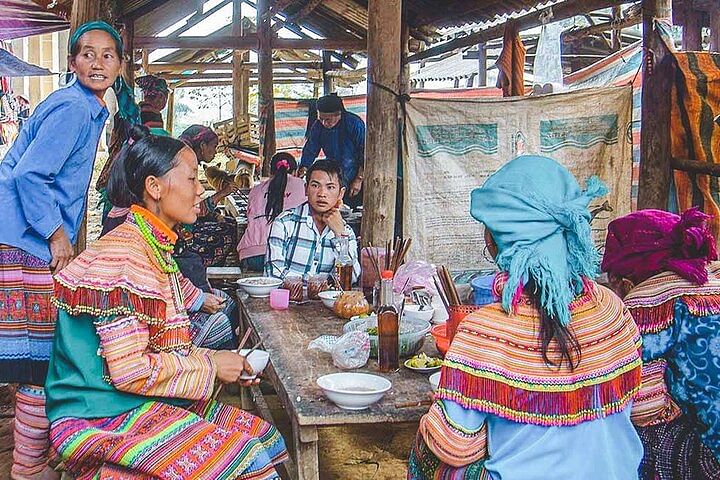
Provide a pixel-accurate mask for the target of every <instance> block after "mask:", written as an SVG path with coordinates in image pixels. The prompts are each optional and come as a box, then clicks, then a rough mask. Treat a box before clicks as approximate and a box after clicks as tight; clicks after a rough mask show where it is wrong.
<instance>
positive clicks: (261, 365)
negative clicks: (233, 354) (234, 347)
mask: <svg viewBox="0 0 720 480" xmlns="http://www.w3.org/2000/svg"><path fill="white" fill-rule="evenodd" d="M249 351H250V349H249V348H243V349H242V350H240V355H242V356H243V357H244V356H246V355H247V354H248V352H249ZM245 360H247V361H248V363H250V366H251V367H252V369H253V373H254V374H253V375H248V374H246V373H243V374H242V375H240V380H252V379H254V378H255V377H257V376H258V375H259V374H261V373H262V371H263V370H265V367H267V364H268V361H269V360H270V354H269V353H268V352H266V351H264V350H253V352H252V353H250V355H249V356H248V357H247V358H246V359H245Z"/></svg>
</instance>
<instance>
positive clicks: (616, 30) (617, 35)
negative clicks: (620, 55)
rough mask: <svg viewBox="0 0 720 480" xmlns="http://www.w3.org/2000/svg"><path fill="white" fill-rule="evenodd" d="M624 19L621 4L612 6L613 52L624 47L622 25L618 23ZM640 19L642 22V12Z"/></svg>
mask: <svg viewBox="0 0 720 480" xmlns="http://www.w3.org/2000/svg"><path fill="white" fill-rule="evenodd" d="M621 21H622V10H621V8H620V6H619V5H618V6H615V7H612V27H613V29H612V30H611V31H610V46H611V48H612V51H613V52H617V51H618V50H620V49H621V48H622V35H621V30H622V28H621V27H618V24H619V23H620V22H621ZM640 21H641V22H642V14H640Z"/></svg>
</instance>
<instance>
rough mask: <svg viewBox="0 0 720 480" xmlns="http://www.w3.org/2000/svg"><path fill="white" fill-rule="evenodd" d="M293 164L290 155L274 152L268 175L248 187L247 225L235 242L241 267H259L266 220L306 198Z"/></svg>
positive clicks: (267, 226) (267, 229) (262, 262)
mask: <svg viewBox="0 0 720 480" xmlns="http://www.w3.org/2000/svg"><path fill="white" fill-rule="evenodd" d="M297 168H298V167H297V162H296V161H295V158H294V157H293V156H292V155H290V154H289V153H287V152H280V153H276V154H275V155H274V156H273V157H272V160H271V161H270V174H271V175H272V177H270V178H269V179H268V180H266V181H264V182H262V183H261V184H259V185H256V186H255V187H253V188H252V190H250V196H249V198H248V207H247V218H248V226H247V230H245V234H244V235H243V237H242V239H240V243H239V244H238V258H240V266H241V267H242V268H243V269H244V270H251V271H254V272H262V271H263V268H264V266H265V250H267V238H268V233H270V224H271V223H272V222H273V220H275V218H276V217H277V216H278V215H280V214H281V213H282V212H284V211H285V210H287V209H290V208H295V207H297V206H298V205H300V204H301V203H303V202H305V201H306V200H307V198H306V196H305V182H303V180H302V179H300V178H298V177H296V176H294V175H295V172H297Z"/></svg>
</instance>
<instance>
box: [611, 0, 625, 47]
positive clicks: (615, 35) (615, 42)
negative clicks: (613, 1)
mask: <svg viewBox="0 0 720 480" xmlns="http://www.w3.org/2000/svg"><path fill="white" fill-rule="evenodd" d="M621 17H622V11H621V10H620V5H617V6H614V7H612V21H613V23H617V22H619V21H620V19H621ZM621 35H622V31H621V30H620V29H619V28H613V29H612V31H611V32H610V45H611V47H612V51H613V52H617V51H618V50H620V49H621V48H622V42H621V41H620V40H621V39H620V37H621Z"/></svg>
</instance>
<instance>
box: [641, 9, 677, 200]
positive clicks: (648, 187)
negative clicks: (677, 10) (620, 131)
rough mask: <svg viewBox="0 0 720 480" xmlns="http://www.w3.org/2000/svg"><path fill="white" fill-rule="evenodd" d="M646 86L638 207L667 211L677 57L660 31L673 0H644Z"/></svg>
mask: <svg viewBox="0 0 720 480" xmlns="http://www.w3.org/2000/svg"><path fill="white" fill-rule="evenodd" d="M642 10H643V32H645V34H644V35H643V52H644V59H645V61H644V62H643V72H642V75H643V84H642V85H643V88H642V112H641V116H642V119H643V125H642V129H641V130H640V185H639V190H638V208H639V209H646V208H655V209H659V210H667V208H668V197H669V193H670V176H671V174H672V172H671V168H670V158H671V151H670V92H671V90H672V82H673V79H674V78H675V74H674V63H673V58H672V55H671V54H670V52H669V51H668V49H667V47H666V46H665V44H664V42H663V40H662V39H661V38H660V35H659V34H658V32H657V31H656V25H655V23H656V21H664V22H670V21H671V19H672V0H643V2H642Z"/></svg>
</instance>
